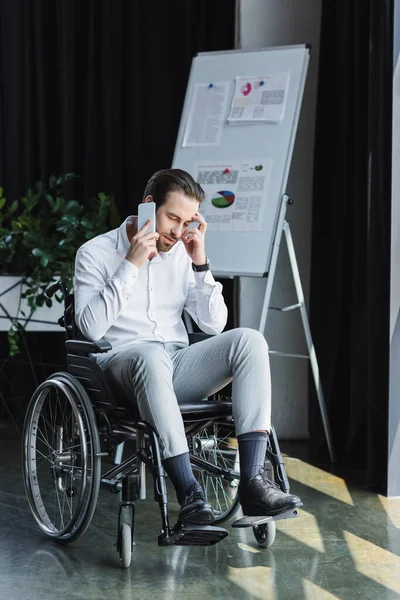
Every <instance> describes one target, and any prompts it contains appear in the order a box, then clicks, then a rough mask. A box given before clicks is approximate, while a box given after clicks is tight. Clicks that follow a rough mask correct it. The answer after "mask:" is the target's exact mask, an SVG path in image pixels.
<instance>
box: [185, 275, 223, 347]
mask: <svg viewBox="0 0 400 600" xmlns="http://www.w3.org/2000/svg"><path fill="white" fill-rule="evenodd" d="M222 289H223V288H222V284H221V283H219V282H218V281H215V279H214V277H213V275H212V273H211V271H204V272H194V271H192V270H190V274H189V286H188V293H187V297H186V302H185V307H184V308H185V310H186V311H187V312H188V313H189V314H190V316H191V317H192V319H193V320H194V322H195V323H196V324H197V325H198V326H199V327H200V329H201V330H202V331H204V333H208V334H210V335H213V334H217V333H221V332H222V331H223V329H224V327H225V326H226V323H227V320H228V310H227V307H226V304H225V300H224V297H223V295H222Z"/></svg>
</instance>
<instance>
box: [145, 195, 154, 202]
mask: <svg viewBox="0 0 400 600" xmlns="http://www.w3.org/2000/svg"><path fill="white" fill-rule="evenodd" d="M143 202H153V196H146V198H145V199H144V200H143Z"/></svg>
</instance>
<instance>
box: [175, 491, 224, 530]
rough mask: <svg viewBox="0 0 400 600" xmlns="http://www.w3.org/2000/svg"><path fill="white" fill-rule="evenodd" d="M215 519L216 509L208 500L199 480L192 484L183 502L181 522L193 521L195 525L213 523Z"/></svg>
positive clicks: (180, 514) (179, 517)
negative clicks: (214, 509)
mask: <svg viewBox="0 0 400 600" xmlns="http://www.w3.org/2000/svg"><path fill="white" fill-rule="evenodd" d="M214 521H215V517H214V511H213V509H212V507H211V505H210V504H208V503H207V502H206V497H205V495H204V492H203V490H202V488H201V486H200V484H199V483H197V481H196V482H195V483H194V484H193V485H192V487H191V488H190V489H189V491H188V493H187V494H186V496H185V498H184V500H183V502H182V503H181V510H180V511H179V516H178V522H179V523H193V524H195V525H212V524H213V523H214Z"/></svg>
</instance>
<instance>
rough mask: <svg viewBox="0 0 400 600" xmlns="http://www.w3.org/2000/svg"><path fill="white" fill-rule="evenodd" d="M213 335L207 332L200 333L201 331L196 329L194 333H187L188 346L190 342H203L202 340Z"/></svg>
mask: <svg viewBox="0 0 400 600" xmlns="http://www.w3.org/2000/svg"><path fill="white" fill-rule="evenodd" d="M212 337H214V335H209V334H208V333H202V332H201V331H197V332H195V333H189V346H191V345H192V344H196V343H197V342H203V341H204V340H208V339H209V338H212Z"/></svg>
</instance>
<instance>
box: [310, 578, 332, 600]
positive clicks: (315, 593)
mask: <svg viewBox="0 0 400 600" xmlns="http://www.w3.org/2000/svg"><path fill="white" fill-rule="evenodd" d="M303 589H304V599H305V600H340V598H339V596H334V595H333V594H331V593H330V592H327V591H326V590H324V589H322V588H321V587H320V586H319V585H316V584H315V583H313V582H312V581H309V580H308V579H303Z"/></svg>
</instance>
